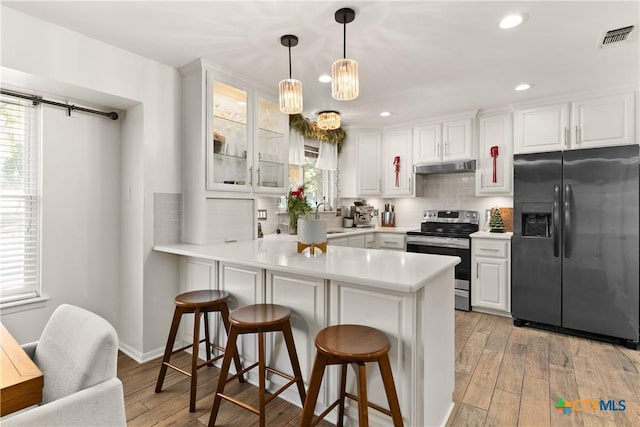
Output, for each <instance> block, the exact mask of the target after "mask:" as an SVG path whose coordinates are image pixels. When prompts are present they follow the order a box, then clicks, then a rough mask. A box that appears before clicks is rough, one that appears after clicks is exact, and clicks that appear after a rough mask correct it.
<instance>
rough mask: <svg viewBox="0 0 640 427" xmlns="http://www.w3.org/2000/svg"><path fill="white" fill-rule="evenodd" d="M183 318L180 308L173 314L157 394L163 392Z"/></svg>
mask: <svg viewBox="0 0 640 427" xmlns="http://www.w3.org/2000/svg"><path fill="white" fill-rule="evenodd" d="M181 317H182V310H180V309H179V308H177V309H175V310H174V312H173V320H172V321H171V329H170V330H169V338H168V339H167V346H166V347H165V349H164V357H163V358H162V365H160V374H159V375H158V381H157V382H156V393H160V392H161V391H162V384H163V383H164V377H165V375H167V363H169V359H171V354H172V352H173V343H174V342H175V340H176V335H177V334H178V326H180V318H181Z"/></svg>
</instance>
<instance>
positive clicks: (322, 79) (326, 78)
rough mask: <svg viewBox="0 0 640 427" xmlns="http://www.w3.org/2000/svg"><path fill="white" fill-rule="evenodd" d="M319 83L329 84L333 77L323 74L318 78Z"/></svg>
mask: <svg viewBox="0 0 640 427" xmlns="http://www.w3.org/2000/svg"><path fill="white" fill-rule="evenodd" d="M318 81H319V82H321V83H329V82H331V76H330V75H329V74H323V75H321V76H320V77H318Z"/></svg>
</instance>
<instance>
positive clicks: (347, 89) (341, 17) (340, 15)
mask: <svg viewBox="0 0 640 427" xmlns="http://www.w3.org/2000/svg"><path fill="white" fill-rule="evenodd" d="M335 17H336V21H337V22H338V23H339V24H342V25H343V26H344V34H343V43H342V56H343V58H342V59H338V60H337V61H335V62H334V63H333V65H332V66H331V77H332V79H333V80H332V81H331V95H333V97H334V98H335V99H337V100H338V101H351V100H352V99H356V98H357V97H358V92H359V88H358V63H357V62H356V61H354V60H353V59H347V24H348V23H349V22H352V21H353V20H354V19H355V18H356V12H355V11H354V10H353V9H350V8H347V7H345V8H342V9H340V10H338V11H337V12H336V15H335Z"/></svg>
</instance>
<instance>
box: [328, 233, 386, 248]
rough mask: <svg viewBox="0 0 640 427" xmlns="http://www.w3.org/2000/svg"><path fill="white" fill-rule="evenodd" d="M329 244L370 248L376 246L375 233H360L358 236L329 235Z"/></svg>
mask: <svg viewBox="0 0 640 427" xmlns="http://www.w3.org/2000/svg"><path fill="white" fill-rule="evenodd" d="M327 244H328V245H332V246H345V247H350V248H368V249H373V248H374V247H375V236H374V233H366V234H359V235H357V236H343V237H329V238H328V239H327Z"/></svg>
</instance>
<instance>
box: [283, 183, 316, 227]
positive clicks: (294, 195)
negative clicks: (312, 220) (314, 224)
mask: <svg viewBox="0 0 640 427" xmlns="http://www.w3.org/2000/svg"><path fill="white" fill-rule="evenodd" d="M287 210H288V212H289V233H290V234H297V232H298V218H299V216H300V215H304V216H306V215H307V214H308V213H309V212H311V210H312V209H311V206H310V205H309V203H308V202H307V196H305V194H304V185H301V186H299V187H298V189H297V190H291V191H289V195H288V196H287Z"/></svg>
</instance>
